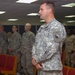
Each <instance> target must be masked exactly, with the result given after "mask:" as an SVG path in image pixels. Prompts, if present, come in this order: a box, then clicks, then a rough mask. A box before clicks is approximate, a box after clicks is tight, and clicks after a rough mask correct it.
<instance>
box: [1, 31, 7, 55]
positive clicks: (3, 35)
mask: <svg viewBox="0 0 75 75" xmlns="http://www.w3.org/2000/svg"><path fill="white" fill-rule="evenodd" d="M0 40H1V41H0V44H1V42H4V43H2V44H1V48H2V52H1V53H2V54H7V48H8V38H7V33H6V32H5V31H2V32H0Z"/></svg>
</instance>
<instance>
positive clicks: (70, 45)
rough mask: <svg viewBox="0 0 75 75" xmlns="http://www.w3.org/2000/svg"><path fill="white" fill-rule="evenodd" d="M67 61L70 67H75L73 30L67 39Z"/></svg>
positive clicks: (74, 36) (74, 37)
mask: <svg viewBox="0 0 75 75" xmlns="http://www.w3.org/2000/svg"><path fill="white" fill-rule="evenodd" d="M65 52H66V62H65V64H66V65H67V66H70V67H75V35H74V32H73V30H70V34H69V35H68V36H67V38H66V40H65Z"/></svg>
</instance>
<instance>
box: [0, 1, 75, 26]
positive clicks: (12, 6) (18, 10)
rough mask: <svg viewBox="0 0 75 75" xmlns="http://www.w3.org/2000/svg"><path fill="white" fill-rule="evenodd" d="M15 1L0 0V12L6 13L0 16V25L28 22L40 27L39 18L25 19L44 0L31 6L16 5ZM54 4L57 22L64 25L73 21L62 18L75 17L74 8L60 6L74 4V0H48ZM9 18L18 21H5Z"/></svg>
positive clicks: (37, 8) (36, 9)
mask: <svg viewBox="0 0 75 75" xmlns="http://www.w3.org/2000/svg"><path fill="white" fill-rule="evenodd" d="M16 1H17V0H0V11H6V13H5V14H2V15H0V23H2V24H3V25H13V24H15V25H23V24H25V23H26V22H30V23H31V24H33V25H40V24H42V23H40V18H39V16H36V17H27V14H29V13H32V12H34V13H36V12H38V11H39V6H40V3H41V2H43V1H46V0H38V1H36V2H34V3H31V4H25V3H24V4H20V3H16ZM50 1H53V2H54V3H55V6H56V8H55V17H56V19H58V20H59V21H61V22H63V23H64V24H65V23H66V21H67V20H68V21H69V20H75V18H72V19H66V18H65V17H64V16H67V15H75V7H73V8H62V7H61V5H63V4H68V3H73V2H74V3H75V0H50ZM9 18H17V19H19V20H18V21H16V22H8V21H7V19H9ZM66 25H75V23H70V24H69V23H67V24H66Z"/></svg>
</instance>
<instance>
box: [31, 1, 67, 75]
mask: <svg viewBox="0 0 75 75" xmlns="http://www.w3.org/2000/svg"><path fill="white" fill-rule="evenodd" d="M39 13H40V18H41V19H44V20H45V21H46V23H45V24H43V25H42V26H41V27H40V28H39V30H38V33H37V35H36V39H35V44H34V45H33V49H32V63H33V65H34V66H35V67H36V68H37V69H38V75H62V62H61V53H62V44H63V41H64V39H65V38H66V31H65V28H64V26H63V25H62V24H61V23H60V22H59V21H57V20H56V19H55V18H54V3H53V2H50V1H47V2H44V3H43V4H41V6H40V11H39Z"/></svg>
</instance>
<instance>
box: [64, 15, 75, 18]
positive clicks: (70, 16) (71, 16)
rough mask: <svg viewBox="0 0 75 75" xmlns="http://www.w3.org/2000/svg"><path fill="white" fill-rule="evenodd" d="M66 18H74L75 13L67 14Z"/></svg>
mask: <svg viewBox="0 0 75 75" xmlns="http://www.w3.org/2000/svg"><path fill="white" fill-rule="evenodd" d="M65 17H66V18H73V17H75V15H69V16H65Z"/></svg>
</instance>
